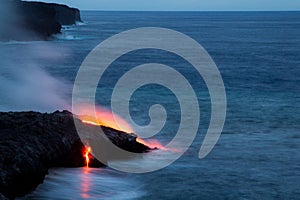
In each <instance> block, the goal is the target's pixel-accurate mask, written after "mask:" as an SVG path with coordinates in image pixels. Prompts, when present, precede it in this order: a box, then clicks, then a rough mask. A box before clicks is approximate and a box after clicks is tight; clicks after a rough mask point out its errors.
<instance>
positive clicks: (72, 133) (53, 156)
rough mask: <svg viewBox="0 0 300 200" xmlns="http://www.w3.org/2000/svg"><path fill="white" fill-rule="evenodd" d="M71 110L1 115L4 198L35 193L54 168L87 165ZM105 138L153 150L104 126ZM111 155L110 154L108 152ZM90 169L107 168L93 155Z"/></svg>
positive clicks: (132, 147)
mask: <svg viewBox="0 0 300 200" xmlns="http://www.w3.org/2000/svg"><path fill="white" fill-rule="evenodd" d="M74 120H76V121H77V122H79V123H80V124H81V125H82V126H83V127H85V128H87V129H93V128H99V127H95V126H93V125H88V124H84V123H81V121H80V120H79V119H77V118H76V117H75V118H74V119H73V114H72V113H70V112H68V111H63V112H58V111H57V112H54V113H51V114H46V113H38V112H3V113H1V112H0V155H1V156H0V199H1V193H2V195H3V196H5V197H7V198H9V199H13V198H15V197H17V196H23V195H25V194H27V193H28V192H30V191H32V190H34V189H35V188H36V187H37V185H38V184H40V183H42V182H43V180H44V177H45V175H46V174H47V171H48V169H49V168H51V167H83V166H85V159H84V156H83V155H84V149H85V146H84V145H83V143H82V142H81V140H80V139H79V136H78V134H77V131H76V128H75V125H74ZM102 129H103V131H104V133H105V135H106V136H107V138H109V140H110V141H112V142H113V143H114V144H116V145H117V146H119V147H120V148H122V149H124V150H127V151H131V152H136V153H141V152H147V151H149V150H150V149H149V148H148V147H147V146H144V145H143V144H140V143H138V142H136V136H135V135H133V134H127V133H124V132H121V131H117V130H114V129H111V128H108V127H102ZM107 153H109V152H107ZM89 166H90V167H100V166H104V165H103V164H102V163H100V162H99V161H97V160H96V159H95V158H94V157H92V156H91V159H90V164H89Z"/></svg>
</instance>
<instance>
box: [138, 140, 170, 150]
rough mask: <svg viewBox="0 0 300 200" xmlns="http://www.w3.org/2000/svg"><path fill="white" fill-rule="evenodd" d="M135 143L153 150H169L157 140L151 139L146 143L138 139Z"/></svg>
mask: <svg viewBox="0 0 300 200" xmlns="http://www.w3.org/2000/svg"><path fill="white" fill-rule="evenodd" d="M135 141H136V142H138V143H141V144H143V145H145V146H148V147H150V148H151V149H155V148H158V149H161V150H167V148H166V147H165V146H164V145H162V144H161V143H160V142H159V141H158V140H155V139H149V140H147V141H145V140H143V139H142V138H136V140H135Z"/></svg>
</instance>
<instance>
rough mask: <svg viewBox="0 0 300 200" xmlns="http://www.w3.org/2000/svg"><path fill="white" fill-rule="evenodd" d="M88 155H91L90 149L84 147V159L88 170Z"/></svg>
mask: <svg viewBox="0 0 300 200" xmlns="http://www.w3.org/2000/svg"><path fill="white" fill-rule="evenodd" d="M90 153H91V147H85V151H84V157H85V163H86V168H89V163H90Z"/></svg>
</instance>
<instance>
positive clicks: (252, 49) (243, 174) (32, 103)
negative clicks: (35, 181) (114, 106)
mask: <svg viewBox="0 0 300 200" xmlns="http://www.w3.org/2000/svg"><path fill="white" fill-rule="evenodd" d="M81 14H82V19H83V23H81V24H79V25H77V26H69V27H64V28H63V31H62V34H60V35H57V36H55V37H54V38H53V39H52V40H50V41H36V42H14V41H11V42H3V43H0V54H1V61H0V65H1V68H2V70H1V76H0V78H1V79H0V91H1V94H2V95H3V96H2V97H1V100H0V109H1V111H9V110H15V111H19V110H37V111H41V112H53V111H55V110H57V109H71V106H70V105H71V94H72V86H73V83H74V80H75V78H76V74H77V71H78V69H79V67H80V65H81V63H82V62H83V60H84V59H85V57H86V56H87V55H88V53H89V52H90V51H91V50H92V49H93V48H94V47H95V46H96V45H98V44H99V43H100V42H102V41H104V40H105V39H107V38H109V37H111V36H113V35H115V34H117V33H120V32H122V31H126V30H129V29H133V28H139V27H163V28H169V29H173V30H176V31H179V32H182V33H184V34H186V35H188V36H189V37H191V38H193V39H194V40H196V41H197V42H199V43H200V44H201V45H202V46H203V47H204V48H205V49H206V50H207V52H208V53H209V54H210V56H211V57H212V58H213V60H214V62H215V63H216V65H217V67H218V69H219V71H220V73H221V75H222V78H223V81H224V85H225V89H226V96H227V114H226V122H225V125H224V129H223V132H222V134H221V137H220V139H219V141H218V143H217V144H216V146H215V147H214V149H213V151H212V152H211V153H210V154H209V155H208V156H207V157H205V158H204V159H199V158H198V153H199V148H200V146H201V144H202V141H203V137H204V135H205V133H206V131H207V129H208V125H209V120H210V114H211V107H210V106H211V102H210V96H209V92H208V89H207V87H206V85H205V83H204V81H203V80H202V78H201V76H199V75H197V74H196V72H195V70H194V69H193V68H192V67H191V66H190V64H189V63H187V62H186V61H185V60H184V59H182V58H180V57H178V56H176V55H174V54H171V53H169V52H165V51H161V50H153V49H145V50H140V51H134V52H130V53H128V54H127V55H124V56H122V57H120V58H118V60H116V61H115V62H113V63H112V64H111V66H110V67H109V69H108V71H107V72H105V74H104V75H105V76H104V77H103V79H101V81H100V83H99V85H98V89H97V93H96V102H97V103H98V104H99V105H102V106H105V107H109V105H110V103H111V102H110V99H111V94H112V91H113V88H114V85H115V84H116V82H117V81H118V79H119V78H120V77H121V76H122V74H123V73H125V72H126V71H128V70H130V69H131V68H133V67H135V66H137V65H140V64H143V63H162V64H165V65H168V66H172V67H173V68H174V69H176V70H178V71H179V72H180V73H181V74H183V75H184V76H185V78H186V79H187V80H188V81H189V82H190V84H191V85H192V86H193V88H194V90H195V92H196V94H197V98H198V101H199V107H200V109H201V118H200V119H201V120H200V125H199V130H198V132H197V136H196V138H195V140H194V142H193V144H192V145H191V146H190V148H189V149H188V150H187V151H186V152H185V153H184V154H183V156H181V157H180V158H179V159H178V160H177V161H175V162H174V163H172V164H171V165H169V166H167V167H165V168H163V169H161V170H158V171H155V172H150V173H144V174H129V173H124V172H119V171H116V170H113V169H110V168H101V169H85V168H74V169H61V168H58V169H51V170H50V171H49V174H48V175H47V177H46V179H45V181H44V183H43V184H41V185H39V186H38V188H37V189H36V190H35V191H34V192H32V193H31V194H29V195H27V196H26V197H24V198H22V199H299V198H300V191H299V188H300V155H299V150H300V145H299V144H300V103H299V102H300V37H299V35H300V12H104V11H83V12H82V13H81ZM174 42H176V41H174ZM157 103H160V104H162V105H163V106H164V107H165V109H166V112H167V113H168V117H167V122H166V124H165V126H164V128H163V129H162V130H161V131H160V132H159V133H158V134H157V135H155V138H156V139H157V140H159V141H160V142H161V143H162V144H167V143H168V142H170V140H171V139H172V138H173V137H174V135H175V134H176V131H177V129H178V127H179V124H180V120H181V119H180V105H179V103H178V101H177V100H176V96H175V95H174V94H172V92H171V91H170V90H168V89H166V88H163V87H161V86H159V85H155V84H152V85H148V86H147V85H146V86H143V87H141V88H140V89H139V90H137V91H136V92H135V93H134V95H133V96H132V99H131V102H130V113H131V115H132V118H133V119H134V120H135V121H136V123H138V124H140V125H147V124H149V122H150V118H149V116H148V111H149V108H150V106H151V105H153V104H157ZM190 112H193V109H192V108H191V111H190ZM187 131H188V130H187ZM153 153H154V154H155V152H152V153H150V154H153Z"/></svg>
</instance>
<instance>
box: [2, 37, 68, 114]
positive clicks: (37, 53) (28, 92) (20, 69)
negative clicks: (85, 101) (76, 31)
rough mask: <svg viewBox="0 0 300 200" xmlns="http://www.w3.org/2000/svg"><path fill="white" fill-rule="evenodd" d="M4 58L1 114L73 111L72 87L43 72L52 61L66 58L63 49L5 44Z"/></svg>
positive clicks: (41, 43) (39, 45)
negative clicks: (5, 112)
mask: <svg viewBox="0 0 300 200" xmlns="http://www.w3.org/2000/svg"><path fill="white" fill-rule="evenodd" d="M0 55H1V59H0V68H1V72H0V94H1V98H0V110H1V111H28V110H33V111H41V112H53V111H55V110H62V109H70V107H71V106H70V101H69V100H68V97H69V98H70V96H71V95H70V94H71V86H70V84H68V83H67V82H65V81H63V80H61V79H58V78H55V77H53V76H51V75H50V74H49V73H48V72H46V70H44V69H43V64H46V63H47V62H49V61H50V60H52V62H53V60H57V61H59V60H60V59H63V58H64V57H63V56H62V55H63V52H61V50H59V51H58V49H57V48H55V47H54V46H50V45H49V44H47V42H31V43H30V42H26V43H16V42H10V43H7V42H5V43H0ZM57 67H59V66H57Z"/></svg>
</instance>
